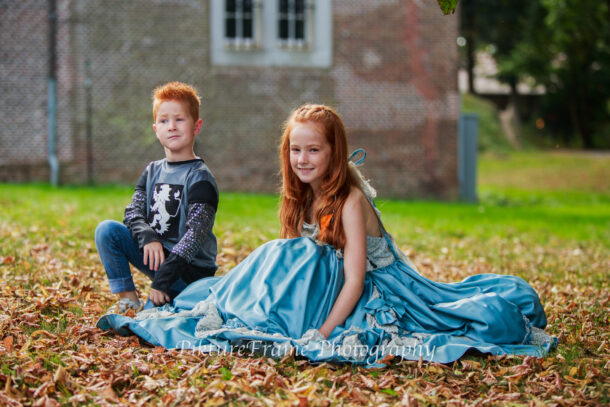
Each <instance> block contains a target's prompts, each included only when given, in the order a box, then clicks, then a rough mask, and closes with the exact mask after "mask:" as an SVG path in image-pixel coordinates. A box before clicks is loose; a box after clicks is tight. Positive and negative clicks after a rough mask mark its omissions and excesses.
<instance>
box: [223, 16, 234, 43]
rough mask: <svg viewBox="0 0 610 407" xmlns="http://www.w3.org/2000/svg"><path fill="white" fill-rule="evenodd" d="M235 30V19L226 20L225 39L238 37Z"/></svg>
mask: <svg viewBox="0 0 610 407" xmlns="http://www.w3.org/2000/svg"><path fill="white" fill-rule="evenodd" d="M235 28H236V26H235V18H227V19H226V20H225V37H226V38H235V37H236V35H237V34H236V32H235Z"/></svg>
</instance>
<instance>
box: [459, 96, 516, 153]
mask: <svg viewBox="0 0 610 407" xmlns="http://www.w3.org/2000/svg"><path fill="white" fill-rule="evenodd" d="M461 96H462V111H463V112H464V113H476V114H477V116H478V118H479V127H478V134H477V135H478V138H477V144H478V149H479V151H481V152H483V151H509V150H512V149H513V147H512V146H511V145H510V143H509V142H508V140H507V138H506V136H505V135H504V131H503V130H502V126H501V125H500V120H499V119H498V108H497V107H496V105H494V104H493V103H492V102H489V101H487V100H485V99H483V98H480V97H477V96H475V95H472V94H469V93H465V94H462V95H461Z"/></svg>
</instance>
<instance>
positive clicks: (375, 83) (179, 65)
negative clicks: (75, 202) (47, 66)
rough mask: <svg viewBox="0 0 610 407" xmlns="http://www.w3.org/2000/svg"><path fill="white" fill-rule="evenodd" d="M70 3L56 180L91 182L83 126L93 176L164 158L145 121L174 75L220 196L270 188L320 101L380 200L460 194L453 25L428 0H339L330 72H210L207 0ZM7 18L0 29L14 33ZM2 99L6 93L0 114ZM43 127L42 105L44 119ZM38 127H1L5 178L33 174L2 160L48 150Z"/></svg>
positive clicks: (123, 173)
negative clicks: (304, 107)
mask: <svg viewBox="0 0 610 407" xmlns="http://www.w3.org/2000/svg"><path fill="white" fill-rule="evenodd" d="M26 1H33V0H26ZM38 3H46V2H45V1H42V2H41V1H38ZM65 3H66V4H69V7H67V8H65V7H64V8H63V10H64V13H65V14H64V16H69V18H68V17H64V20H62V21H64V22H65V24H66V25H67V27H68V28H67V29H66V30H65V32H66V33H67V34H66V35H69V38H70V41H67V44H66V43H64V47H66V48H65V49H66V50H67V51H69V52H67V54H66V55H67V56H66V57H64V58H63V59H62V63H63V64H64V67H63V68H62V69H63V71H62V72H65V73H64V75H63V76H62V77H61V78H60V81H63V82H62V83H63V85H62V86H64V89H65V91H63V92H64V93H63V94H62V95H63V96H62V100H63V102H62V103H64V104H63V105H62V115H63V116H62V117H64V118H67V120H69V123H70V124H71V125H70V128H69V129H66V130H65V131H62V136H61V137H63V139H62V140H63V142H64V143H65V144H68V145H69V149H68V151H69V153H62V155H61V156H60V158H61V159H62V165H63V171H62V180H63V181H64V182H83V181H85V177H84V174H85V168H86V167H85V166H86V150H85V146H86V143H85V140H86V128H87V121H88V120H91V125H92V130H93V131H92V139H93V152H94V154H93V164H94V170H95V171H94V179H95V181H96V182H123V183H127V184H133V183H134V182H135V181H136V179H137V178H138V176H139V174H140V172H141V171H142V169H143V168H144V166H145V165H146V163H147V162H148V161H150V160H153V159H156V158H160V157H162V156H163V151H162V149H161V147H160V146H159V145H158V143H157V141H156V139H155V137H154V133H153V131H152V126H151V124H152V117H151V108H150V93H151V90H152V88H154V87H155V86H156V85H158V84H161V83H163V82H166V81H169V80H180V81H185V82H188V83H191V84H193V85H195V86H196V87H197V88H198V89H199V90H200V92H201V94H202V96H203V106H202V109H201V115H202V118H203V120H204V126H203V131H202V133H201V134H200V135H199V136H198V140H197V143H196V152H197V153H198V154H200V155H201V156H202V157H204V159H205V160H206V162H207V163H208V164H209V166H210V167H211V168H212V170H213V172H214V173H215V175H216V177H217V180H218V184H219V186H220V188H221V189H222V190H241V191H264V192H275V191H277V187H278V178H277V170H278V163H277V142H278V140H279V137H280V134H281V124H282V122H283V120H285V118H286V117H287V116H288V114H289V113H290V111H291V110H292V109H293V108H295V107H297V106H298V105H300V104H302V103H306V102H319V103H326V104H330V105H333V106H334V107H336V109H337V110H338V111H339V113H340V114H341V115H342V116H343V118H344V121H345V123H346V126H347V128H348V132H349V140H350V144H351V146H352V148H357V147H364V148H366V149H367V151H368V158H367V162H366V163H365V167H364V172H365V174H366V175H367V176H369V177H371V178H372V179H373V183H374V185H375V186H376V187H377V189H378V190H379V193H380V195H382V196H395V197H423V196H425V197H436V198H441V199H452V198H455V197H456V196H457V191H458V185H457V117H458V108H459V100H458V93H457V49H456V45H455V37H456V36H457V18H456V17H455V16H443V15H442V14H441V12H440V11H439V9H438V6H437V4H436V3H435V2H421V1H416V0H404V1H398V0H367V1H364V0H334V1H333V10H334V11H333V13H334V16H333V31H334V38H333V63H332V66H331V67H330V68H277V67H273V68H252V67H247V68H244V67H218V66H212V65H211V63H210V55H209V51H208V44H209V40H210V39H209V33H210V29H209V18H208V13H209V10H208V4H209V3H208V2H207V1H204V0H156V1H150V0H132V1H129V2H125V1H121V0H104V1H101V0H89V1H84V0H72V1H69V0H65ZM43 11H44V10H43ZM2 24H3V27H2V31H3V32H4V31H5V30H7V31H10V30H11V28H10V27H9V26H6V27H5V23H2ZM3 35H4V34H3ZM19 41H20V40H19V39H18V40H17V42H19ZM40 41H42V42H44V39H42V38H41V40H40ZM3 42H4V41H3ZM4 49H5V45H2V52H3V54H2V55H3V56H4V52H5V51H4ZM45 52H46V50H44V49H38V50H37V51H35V52H33V55H34V56H35V57H36V58H39V60H37V61H38V62H36V63H34V62H32V64H31V66H30V64H29V63H28V62H27V61H26V63H24V64H22V67H21V68H20V69H22V71H23V72H25V71H31V72H34V71H35V68H34V66H35V65H40V63H41V61H42V60H43V59H44V58H46V56H45V57H42V55H43V54H44V53H45ZM87 62H88V63H87ZM0 64H2V65H0V71H2V75H5V76H6V78H7V79H6V81H7V82H6V84H5V83H4V80H3V85H2V86H3V87H4V86H7V88H10V89H15V87H16V86H17V85H15V81H14V74H12V75H9V74H8V73H7V72H8V71H7V70H6V67H5V63H4V62H0ZM88 67H89V68H88ZM45 72H46V71H45ZM3 78H4V77H3ZM87 78H89V79H90V81H91V83H92V88H91V93H92V95H93V105H92V111H93V115H92V116H91V117H90V118H88V116H87V114H86V102H87V98H86V88H85V86H84V85H85V82H86V80H87ZM38 87H39V88H40V89H38V88H36V89H33V90H32V91H31V94H32V95H31V97H33V98H34V99H35V100H36V101H34V102H30V101H28V102H27V103H26V102H24V103H25V105H28V106H33V105H37V106H38V105H40V104H41V103H42V104H43V108H46V106H45V105H44V103H46V102H45V101H46V88H45V85H44V81H43V82H42V85H40V86H38ZM41 101H42V102H41ZM6 104H7V103H6V101H5V99H4V97H3V100H2V102H0V106H1V107H0V108H2V109H4V108H5V105H6ZM36 111H37V112H38V113H37V114H38V115H41V113H40V112H41V110H40V109H37V110H36ZM45 120H46V119H45V118H44V110H42V119H41V121H40V123H45ZM45 126H46V124H45ZM42 127H44V126H42ZM42 127H41V128H42ZM44 128H45V129H46V127H44ZM43 130H44V129H43ZM43 130H41V129H34V128H24V132H23V133H21V134H24V135H23V138H22V139H20V140H18V141H10V140H11V139H10V137H12V135H11V134H9V132H7V131H6V130H5V129H0V180H5V181H7V180H8V181H21V180H23V179H34V178H37V177H40V176H41V171H40V170H39V169H38V170H36V171H34V170H32V171H30V172H29V173H28V172H27V171H26V170H21V171H20V172H19V174H21V175H20V176H19V177H17V176H16V175H14V174H13V175H11V173H14V171H13V170H14V169H15V168H16V167H15V165H14V164H15V161H14V160H13V161H8V160H7V159H6V157H7V156H15V155H19V154H22V153H20V151H22V150H20V149H21V148H22V146H26V148H31V147H27V146H31V145H32V144H31V143H30V141H28V140H34V139H35V137H39V138H41V137H42V139H43V141H44V143H46V130H44V132H45V133H44V135H41V132H42V131H43ZM66 138H69V141H66ZM28 143H30V144H28ZM16 146H19V148H17V147H16ZM37 146H39V144H37ZM35 149H36V151H42V150H40V148H39V147H35ZM62 151H63V150H62ZM45 155H46V152H44V153H43V154H42V156H41V157H42V158H44V156H45ZM42 173H44V171H42ZM42 176H44V174H43V175H42Z"/></svg>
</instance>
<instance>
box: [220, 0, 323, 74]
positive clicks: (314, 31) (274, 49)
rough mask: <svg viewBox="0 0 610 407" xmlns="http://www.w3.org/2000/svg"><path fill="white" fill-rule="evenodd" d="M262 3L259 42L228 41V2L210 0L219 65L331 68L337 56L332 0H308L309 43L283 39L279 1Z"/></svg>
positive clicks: (257, 27)
mask: <svg viewBox="0 0 610 407" xmlns="http://www.w3.org/2000/svg"><path fill="white" fill-rule="evenodd" d="M254 1H255V2H259V4H260V6H259V7H258V8H256V7H255V9H256V10H258V16H256V15H255V16H254V20H253V24H254V27H253V30H254V33H255V35H258V37H257V39H256V40H255V41H253V42H252V43H251V44H248V42H247V41H241V42H238V41H227V38H225V17H226V16H225V10H226V9H225V7H226V5H225V4H226V3H225V0H210V3H209V4H210V9H209V10H210V13H209V15H210V54H211V63H212V65H215V66H263V67H265V66H288V67H290V66H292V67H314V68H328V67H330V66H331V65H332V57H333V52H332V49H333V25H332V19H333V18H332V14H333V13H332V0H305V1H306V5H305V12H306V13H307V14H306V16H305V25H306V26H305V37H306V38H305V40H304V41H303V40H301V41H295V40H294V39H293V40H292V41H290V40H288V41H285V40H281V39H280V38H279V17H280V13H279V10H280V5H279V0H254Z"/></svg>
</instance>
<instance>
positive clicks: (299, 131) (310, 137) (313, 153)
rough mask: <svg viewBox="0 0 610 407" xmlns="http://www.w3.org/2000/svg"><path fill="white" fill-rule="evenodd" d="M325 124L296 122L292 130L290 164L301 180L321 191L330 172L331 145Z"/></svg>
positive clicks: (315, 190)
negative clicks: (325, 177) (327, 137)
mask: <svg viewBox="0 0 610 407" xmlns="http://www.w3.org/2000/svg"><path fill="white" fill-rule="evenodd" d="M324 133H325V131H324V126H322V125H321V124H318V123H315V122H304V123H301V122H296V123H294V125H293V127H292V130H291V131H290V136H289V137H290V166H291V168H292V171H294V173H295V174H296V175H297V177H298V178H299V179H300V180H301V182H303V183H305V184H309V185H310V186H311V188H312V189H313V191H314V194H315V193H316V192H317V191H319V189H320V186H321V185H322V180H323V179H324V176H325V175H326V173H327V172H328V166H329V164H330V157H331V147H330V144H329V143H328V141H327V140H326V135H325V134H324Z"/></svg>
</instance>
